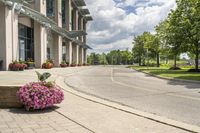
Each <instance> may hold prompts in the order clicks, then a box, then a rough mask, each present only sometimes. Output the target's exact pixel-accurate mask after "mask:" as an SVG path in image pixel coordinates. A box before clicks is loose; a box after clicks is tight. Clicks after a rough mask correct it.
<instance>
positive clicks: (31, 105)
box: [17, 82, 64, 110]
mask: <svg viewBox="0 0 200 133" xmlns="http://www.w3.org/2000/svg"><path fill="white" fill-rule="evenodd" d="M46 84H47V83H46V82H32V83H28V84H26V85H24V86H22V87H21V88H20V89H19V91H18V92H17V97H18V98H19V100H20V101H21V102H22V104H23V105H24V106H25V108H26V109H27V110H30V109H33V110H35V109H45V108H47V107H52V106H53V105H54V104H59V103H61V102H62V101H63V100H64V94H63V92H62V90H61V88H60V87H58V86H56V85H53V86H51V87H47V86H45V85H46Z"/></svg>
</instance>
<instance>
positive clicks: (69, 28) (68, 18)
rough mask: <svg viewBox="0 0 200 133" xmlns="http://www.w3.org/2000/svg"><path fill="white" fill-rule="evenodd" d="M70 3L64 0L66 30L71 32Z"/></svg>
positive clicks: (68, 0) (69, 0)
mask: <svg viewBox="0 0 200 133" xmlns="http://www.w3.org/2000/svg"><path fill="white" fill-rule="evenodd" d="M71 3H72V1H71V0H66V26H67V27H66V28H67V29H66V30H67V31H71V30H72V6H71Z"/></svg>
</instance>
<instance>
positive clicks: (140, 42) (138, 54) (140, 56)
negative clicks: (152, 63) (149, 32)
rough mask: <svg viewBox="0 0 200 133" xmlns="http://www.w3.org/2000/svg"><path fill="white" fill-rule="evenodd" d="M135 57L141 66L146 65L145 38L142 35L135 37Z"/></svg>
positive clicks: (133, 50)
mask: <svg viewBox="0 0 200 133" xmlns="http://www.w3.org/2000/svg"><path fill="white" fill-rule="evenodd" d="M133 45H134V46H133V49H132V52H133V58H134V59H135V60H137V61H136V62H138V63H139V66H141V65H142V60H143V65H145V49H144V38H143V36H142V35H140V36H136V37H134V40H133Z"/></svg>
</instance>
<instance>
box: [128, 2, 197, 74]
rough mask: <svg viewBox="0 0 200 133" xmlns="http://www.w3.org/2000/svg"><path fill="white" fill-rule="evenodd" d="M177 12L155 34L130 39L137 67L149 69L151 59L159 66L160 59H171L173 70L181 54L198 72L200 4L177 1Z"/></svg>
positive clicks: (158, 27)
mask: <svg viewBox="0 0 200 133" xmlns="http://www.w3.org/2000/svg"><path fill="white" fill-rule="evenodd" d="M176 3H177V8H176V9H175V10H171V12H170V13H169V15H168V17H167V18H166V19H165V20H164V21H162V22H161V23H159V24H158V25H157V26H156V27H155V31H156V32H155V33H154V34H152V33H150V32H144V33H143V34H142V35H139V36H136V37H134V39H133V44H134V46H133V49H132V52H133V59H134V61H136V62H138V63H139V65H148V63H149V60H150V59H152V58H154V59H155V60H156V66H157V67H159V66H160V58H166V59H169V58H173V60H174V68H176V67H177V63H176V62H177V59H178V58H179V57H180V54H181V53H188V55H189V56H190V57H191V58H194V59H195V70H196V71H199V52H200V1H199V0H177V1H176Z"/></svg>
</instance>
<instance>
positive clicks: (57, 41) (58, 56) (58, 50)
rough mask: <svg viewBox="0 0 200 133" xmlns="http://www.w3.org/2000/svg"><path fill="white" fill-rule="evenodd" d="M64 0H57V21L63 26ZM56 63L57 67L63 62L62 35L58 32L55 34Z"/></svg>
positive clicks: (59, 25)
mask: <svg viewBox="0 0 200 133" xmlns="http://www.w3.org/2000/svg"><path fill="white" fill-rule="evenodd" d="M61 6H62V1H61V0H56V1H55V22H56V23H57V25H58V27H62V15H61V13H62V10H61ZM53 45H54V51H55V52H54V65H55V66H56V67H59V66H60V63H61V62H62V37H61V36H60V35H58V34H55V36H54V44H53Z"/></svg>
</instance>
